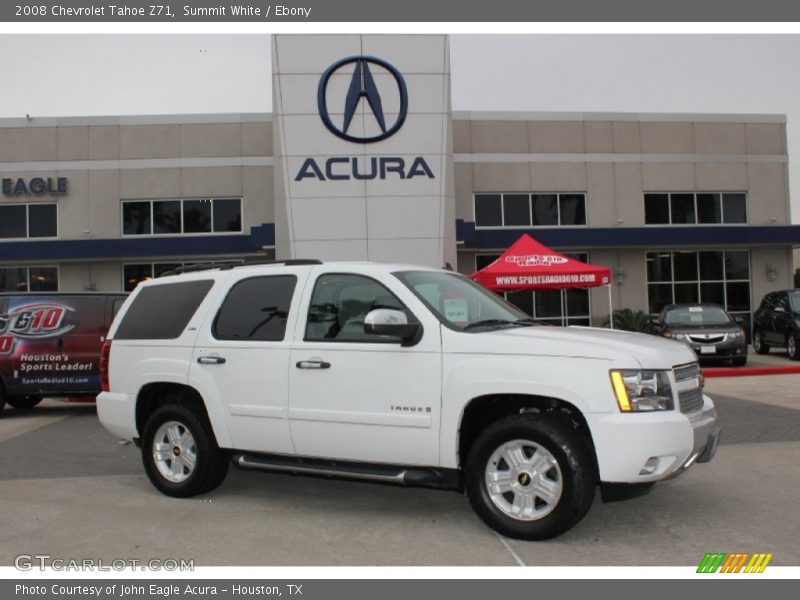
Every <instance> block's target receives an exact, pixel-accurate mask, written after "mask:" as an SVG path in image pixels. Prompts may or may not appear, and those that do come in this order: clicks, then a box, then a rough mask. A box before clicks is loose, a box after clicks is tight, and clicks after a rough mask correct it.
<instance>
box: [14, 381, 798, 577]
mask: <svg viewBox="0 0 800 600" xmlns="http://www.w3.org/2000/svg"><path fill="white" fill-rule="evenodd" d="M707 390H708V391H709V393H711V394H712V395H713V396H714V398H715V400H716V401H717V406H718V410H719V414H720V420H721V424H722V427H723V438H722V444H721V446H720V449H719V452H718V454H717V456H716V458H715V459H714V460H713V461H712V462H711V463H709V464H706V465H697V466H695V467H693V468H692V469H691V470H690V471H689V472H688V473H686V474H685V475H684V476H682V477H680V478H678V479H676V480H673V481H670V482H666V483H662V484H659V485H657V486H656V487H655V488H654V489H653V491H652V492H651V493H650V494H649V495H647V496H644V497H641V498H637V499H634V500H630V501H627V502H618V503H613V504H603V503H602V502H601V501H600V498H599V494H598V497H597V498H596V499H595V504H594V506H593V507H592V510H591V511H590V512H589V515H588V516H587V517H586V519H585V520H584V521H583V522H582V523H580V524H579V525H578V526H577V527H576V528H575V529H573V530H572V531H570V532H568V533H567V534H566V535H564V536H562V537H560V538H557V539H555V540H551V541H548V542H520V541H516V540H508V539H504V538H500V537H499V536H498V535H496V534H495V533H493V532H492V531H491V530H489V529H488V528H487V527H485V526H484V525H483V524H482V522H481V521H479V519H478V518H477V517H476V516H475V515H474V514H473V512H472V510H471V508H470V506H469V503H468V502H467V499H466V498H465V497H464V496H461V495H459V494H457V493H455V492H441V491H434V490H425V489H414V488H399V487H391V486H384V485H375V484H368V483H358V482H348V481H337V480H327V479H318V478H308V477H296V476H291V475H283V474H268V473H259V472H244V471H240V470H238V469H235V468H231V471H230V473H229V475H228V479H227V480H226V481H225V482H224V483H223V485H222V486H221V487H220V488H219V489H218V490H216V491H214V492H213V493H211V494H209V495H207V496H204V497H202V498H195V499H190V500H177V499H172V498H167V497H165V496H162V495H161V494H159V493H158V492H156V490H155V489H154V488H153V487H152V486H151V485H150V483H149V481H148V480H147V478H146V477H145V475H144V473H143V471H142V468H141V463H140V458H139V453H138V450H137V449H136V448H135V447H134V446H130V445H129V446H123V445H120V444H119V443H117V441H116V440H115V439H114V438H113V437H112V436H111V435H110V434H108V433H107V432H106V431H105V430H104V429H102V427H101V426H100V425H99V423H98V421H97V417H96V415H95V409H94V405H93V404H88V405H86V404H66V403H61V402H56V401H45V402H44V403H43V404H42V405H41V406H39V407H38V408H36V409H33V410H30V411H25V412H23V411H10V410H8V409H6V412H5V415H4V417H3V418H2V419H0V507H2V510H0V531H2V535H0V565H10V564H13V560H14V557H15V556H17V555H18V554H50V555H51V556H53V557H58V558H63V559H83V558H103V559H104V560H112V559H117V558H123V559H134V558H135V559H140V560H147V559H152V558H162V559H163V558H183V559H194V561H195V564H196V565H359V566H360V565H496V566H505V565H518V564H525V565H675V566H680V565H697V564H698V563H699V561H700V560H701V559H702V557H703V555H704V554H705V553H706V552H710V551H722V552H734V551H742V552H751V553H752V552H771V553H773V554H774V558H773V561H772V564H774V565H798V564H800V520H798V518H797V506H798V498H799V497H800V476H799V475H800V470H799V469H798V465H800V394H798V391H797V390H800V375H780V376H768V377H736V378H730V379H713V380H708V382H707Z"/></svg>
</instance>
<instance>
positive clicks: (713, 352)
mask: <svg viewBox="0 0 800 600" xmlns="http://www.w3.org/2000/svg"><path fill="white" fill-rule="evenodd" d="M685 344H686V345H687V346H689V347H690V348H691V349H692V350H694V353H695V354H697V358H699V359H700V360H701V361H707V360H708V361H711V360H730V359H732V358H737V357H741V356H747V343H746V342H745V340H744V338H739V339H736V340H733V341H726V342H720V343H719V344H698V343H695V342H691V341H687V342H685Z"/></svg>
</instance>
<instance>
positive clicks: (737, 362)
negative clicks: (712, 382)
mask: <svg viewBox="0 0 800 600" xmlns="http://www.w3.org/2000/svg"><path fill="white" fill-rule="evenodd" d="M731 362H732V363H733V366H734V367H743V366H745V365H746V364H747V357H746V356H737V357H736V358H734V359H733V360H732V361H731Z"/></svg>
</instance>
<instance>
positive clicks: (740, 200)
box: [722, 194, 747, 223]
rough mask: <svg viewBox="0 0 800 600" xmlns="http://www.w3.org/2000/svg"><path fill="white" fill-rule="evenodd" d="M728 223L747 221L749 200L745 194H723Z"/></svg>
mask: <svg viewBox="0 0 800 600" xmlns="http://www.w3.org/2000/svg"><path fill="white" fill-rule="evenodd" d="M722 205H723V209H724V211H725V222H726V223H747V201H746V198H745V195H744V194H723V196H722Z"/></svg>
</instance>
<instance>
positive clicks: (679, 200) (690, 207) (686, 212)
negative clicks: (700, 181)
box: [672, 194, 697, 223]
mask: <svg viewBox="0 0 800 600" xmlns="http://www.w3.org/2000/svg"><path fill="white" fill-rule="evenodd" d="M672 222H673V223H696V222H697V220H696V219H695V215H694V194H672Z"/></svg>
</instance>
